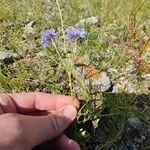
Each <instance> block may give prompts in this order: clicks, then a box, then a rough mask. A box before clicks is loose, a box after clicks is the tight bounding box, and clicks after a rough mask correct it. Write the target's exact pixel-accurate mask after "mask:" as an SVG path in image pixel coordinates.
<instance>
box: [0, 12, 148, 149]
mask: <svg viewBox="0 0 150 150" xmlns="http://www.w3.org/2000/svg"><path fill="white" fill-rule="evenodd" d="M29 15H30V14H29ZM45 15H48V14H45ZM132 15H133V14H132ZM132 15H131V16H132ZM132 17H133V16H132ZM122 20H123V19H122V18H121V21H120V19H118V18H117V19H116V18H115V19H114V20H113V21H111V22H109V23H108V22H107V23H105V22H104V23H103V22H102V21H101V18H99V17H96V16H92V17H89V18H83V19H80V20H78V21H76V23H74V24H71V26H69V27H66V28H65V32H67V31H69V30H71V29H75V28H85V29H86V31H87V33H88V35H87V37H86V39H84V40H81V39H77V40H76V41H73V42H70V41H69V42H66V43H67V44H66V47H65V48H66V49H67V52H66V53H65V52H64V51H63V50H64V45H63V43H62V41H63V40H62V39H63V37H62V36H60V38H58V39H57V40H56V45H57V48H58V50H59V51H60V53H61V54H62V60H63V62H64V64H65V65H66V68H67V67H68V66H69V67H70V66H71V67H72V68H71V80H72V83H71V84H72V89H73V93H74V96H76V97H77V98H78V99H79V100H80V102H81V109H80V111H79V114H78V118H77V121H76V122H75V123H74V124H73V125H72V126H71V127H70V128H69V129H68V130H67V131H66V133H67V135H68V136H70V137H72V138H73V139H76V140H77V141H78V142H79V143H80V145H81V147H82V149H85V150H86V149H88V150H90V149H91V150H99V149H106V150H116V149H120V150H140V149H141V150H145V149H150V144H149V143H150V123H149V122H150V59H149V58H150V38H149V26H150V22H149V20H148V21H144V22H143V23H142V24H140V25H139V26H138V27H137V28H138V29H137V30H136V36H135V35H134V33H132V31H133V29H132V28H134V27H132V25H133V24H134V23H135V22H134V21H133V20H132V21H131V22H130V21H129V25H124V23H122ZM0 21H1V20H0ZM36 26H38V23H37V22H36V21H35V20H34V19H33V20H32V19H31V20H28V21H27V22H26V23H25V24H24V25H23V27H22V28H21V30H22V32H23V33H22V35H21V44H22V45H24V46H22V48H24V49H22V50H19V51H14V50H10V47H7V46H6V45H2V46H1V47H0V91H1V92H22V91H26V92H28V91H42V92H49V93H57V94H67V95H68V94H69V95H70V83H69V80H68V75H67V73H66V69H65V67H64V66H63V65H62V64H61V61H60V60H59V59H58V56H57V54H56V51H55V48H54V47H53V46H50V47H49V48H47V49H43V48H42V47H41V41H40V38H41V37H39V35H38V30H39V29H37V28H36ZM9 28H12V29H13V28H14V25H13V24H11V23H10V24H9ZM56 30H57V31H58V33H60V32H61V28H60V27H58V28H57V29H56ZM132 34H133V35H132ZM0 36H1V37H2V39H5V34H1V35H0ZM28 39H32V40H28ZM14 43H15V41H14ZM11 44H12V43H11Z"/></svg>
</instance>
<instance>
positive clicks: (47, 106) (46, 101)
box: [9, 92, 79, 113]
mask: <svg viewBox="0 0 150 150" xmlns="http://www.w3.org/2000/svg"><path fill="white" fill-rule="evenodd" d="M9 96H10V97H11V99H12V100H13V102H14V103H15V106H16V109H17V111H18V112H20V113H26V112H31V111H35V110H48V111H56V110H59V109H61V108H62V107H64V106H65V105H74V106H75V107H77V108H79V101H78V100H77V99H75V98H73V97H70V96H65V95H54V94H48V93H42V92H32V93H13V94H9Z"/></svg>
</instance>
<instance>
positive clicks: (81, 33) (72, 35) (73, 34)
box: [66, 28, 87, 40]
mask: <svg viewBox="0 0 150 150" xmlns="http://www.w3.org/2000/svg"><path fill="white" fill-rule="evenodd" d="M86 35H87V32H86V31H85V29H84V28H79V29H76V28H73V29H72V30H69V31H67V32H66V36H67V38H68V39H69V40H74V39H76V38H78V37H80V38H85V37H86Z"/></svg>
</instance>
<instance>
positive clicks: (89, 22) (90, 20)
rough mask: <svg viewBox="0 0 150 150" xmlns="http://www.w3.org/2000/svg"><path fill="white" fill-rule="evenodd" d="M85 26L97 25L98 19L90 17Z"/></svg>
mask: <svg viewBox="0 0 150 150" xmlns="http://www.w3.org/2000/svg"><path fill="white" fill-rule="evenodd" d="M86 23H87V24H93V25H94V24H97V23H98V18H97V17H90V18H87V19H86Z"/></svg>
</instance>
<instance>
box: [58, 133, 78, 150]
mask: <svg viewBox="0 0 150 150" xmlns="http://www.w3.org/2000/svg"><path fill="white" fill-rule="evenodd" d="M56 149H57V150H80V146H79V144H78V143H77V142H75V141H74V140H72V139H69V138H68V137H67V136H66V135H65V134H63V135H61V136H60V137H59V138H57V139H56Z"/></svg>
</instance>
